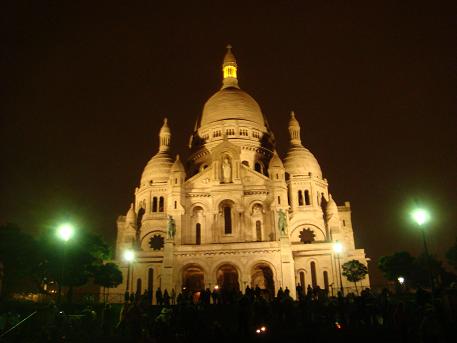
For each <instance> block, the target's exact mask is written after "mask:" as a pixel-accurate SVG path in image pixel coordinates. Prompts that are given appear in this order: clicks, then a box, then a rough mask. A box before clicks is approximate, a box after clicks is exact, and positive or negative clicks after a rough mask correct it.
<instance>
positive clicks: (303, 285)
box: [300, 272, 305, 287]
mask: <svg viewBox="0 0 457 343" xmlns="http://www.w3.org/2000/svg"><path fill="white" fill-rule="evenodd" d="M300 286H302V287H305V272H300Z"/></svg>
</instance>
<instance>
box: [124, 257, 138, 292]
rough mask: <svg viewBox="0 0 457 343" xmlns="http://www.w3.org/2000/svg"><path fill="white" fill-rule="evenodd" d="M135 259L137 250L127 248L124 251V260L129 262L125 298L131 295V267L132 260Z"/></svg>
mask: <svg viewBox="0 0 457 343" xmlns="http://www.w3.org/2000/svg"><path fill="white" fill-rule="evenodd" d="M134 260H135V251H133V250H132V249H127V250H125V251H124V261H126V262H127V283H126V285H125V300H126V301H127V300H128V297H129V286H130V267H131V265H132V262H133V261H134Z"/></svg>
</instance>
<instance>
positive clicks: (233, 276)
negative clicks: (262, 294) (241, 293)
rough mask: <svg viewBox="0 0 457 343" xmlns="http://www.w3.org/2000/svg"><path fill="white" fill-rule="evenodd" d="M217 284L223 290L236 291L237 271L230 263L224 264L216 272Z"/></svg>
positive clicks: (237, 287)
mask: <svg viewBox="0 0 457 343" xmlns="http://www.w3.org/2000/svg"><path fill="white" fill-rule="evenodd" d="M216 278H217V284H218V285H219V287H220V288H221V289H222V290H224V291H238V290H239V289H240V283H239V281H238V271H237V270H236V268H235V267H234V266H233V265H231V264H224V265H222V266H220V267H219V269H218V270H217V272H216Z"/></svg>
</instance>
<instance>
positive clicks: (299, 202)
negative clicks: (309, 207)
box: [298, 191, 303, 206]
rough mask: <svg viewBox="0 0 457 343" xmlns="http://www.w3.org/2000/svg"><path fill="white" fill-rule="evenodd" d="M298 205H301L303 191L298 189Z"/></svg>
mask: <svg viewBox="0 0 457 343" xmlns="http://www.w3.org/2000/svg"><path fill="white" fill-rule="evenodd" d="M298 206H303V192H302V191H298Z"/></svg>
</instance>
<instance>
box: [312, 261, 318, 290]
mask: <svg viewBox="0 0 457 343" xmlns="http://www.w3.org/2000/svg"><path fill="white" fill-rule="evenodd" d="M310 266H311V284H312V286H313V288H316V287H317V276H316V263H314V261H313V262H311V263H310Z"/></svg>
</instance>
